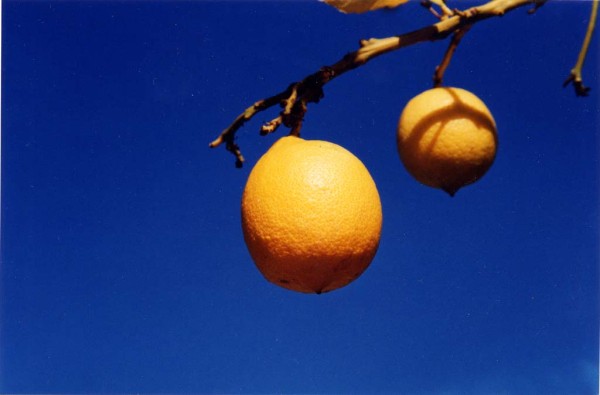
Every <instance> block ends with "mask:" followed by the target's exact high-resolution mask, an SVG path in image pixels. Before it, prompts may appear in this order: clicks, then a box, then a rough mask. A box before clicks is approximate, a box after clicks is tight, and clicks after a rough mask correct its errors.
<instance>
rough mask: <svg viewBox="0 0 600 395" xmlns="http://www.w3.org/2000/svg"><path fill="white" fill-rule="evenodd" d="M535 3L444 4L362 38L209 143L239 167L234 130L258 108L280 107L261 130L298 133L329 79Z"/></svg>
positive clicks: (504, 0)
mask: <svg viewBox="0 0 600 395" xmlns="http://www.w3.org/2000/svg"><path fill="white" fill-rule="evenodd" d="M432 3H435V4H436V5H438V6H441V5H442V4H444V3H443V2H442V1H441V0H436V1H432ZM538 3H540V0H491V1H489V2H487V3H485V4H482V5H479V6H476V7H472V8H469V9H467V10H465V11H458V10H454V11H452V15H450V14H449V11H448V10H447V9H445V8H443V9H442V11H443V13H444V16H443V17H442V19H441V20H440V21H439V22H437V23H435V24H433V25H430V26H426V27H424V28H421V29H419V30H415V31H413V32H409V33H406V34H401V35H398V36H393V37H387V38H371V39H369V40H361V41H360V48H359V49H358V50H356V51H354V52H350V53H348V54H347V55H345V56H344V57H343V58H342V59H340V60H339V61H338V62H336V63H334V64H333V65H331V66H326V67H322V68H321V69H320V70H319V71H317V72H316V73H314V74H311V75H309V76H308V77H306V78H304V79H303V80H301V81H299V82H296V83H293V84H291V85H290V86H289V87H288V88H287V89H286V90H284V91H283V92H281V93H278V94H276V95H274V96H271V97H269V98H266V99H263V100H260V101H258V102H256V103H254V105H252V106H251V107H249V108H247V109H246V110H245V111H244V112H243V113H242V114H241V115H239V116H238V117H237V118H236V119H235V120H234V122H233V123H232V124H231V125H230V126H229V127H227V128H226V129H225V130H223V132H221V134H220V135H219V137H218V138H217V139H215V140H214V141H213V142H211V143H210V144H209V147H211V148H214V147H217V146H219V145H221V144H222V143H223V142H225V143H226V148H227V150H229V151H231V152H232V153H233V154H234V155H235V156H236V166H237V167H240V166H241V165H242V163H243V161H244V158H243V156H242V154H241V152H240V150H239V147H238V146H237V145H236V144H235V143H234V137H235V133H236V131H237V130H238V129H239V128H240V127H241V126H242V125H243V124H244V123H245V122H246V121H248V120H249V119H251V118H252V117H253V116H254V115H256V114H257V113H258V112H260V111H263V110H265V109H267V108H269V107H272V106H274V105H276V104H279V105H280V106H281V107H283V110H282V111H281V113H280V115H279V117H277V118H275V119H274V120H272V121H270V122H268V123H267V124H265V125H263V127H262V128H261V134H267V133H270V132H273V131H274V130H275V129H277V127H278V126H279V125H280V124H282V123H283V124H284V125H285V126H287V127H289V128H290V129H291V133H292V134H295V135H299V133H300V128H301V127H302V120H303V118H304V115H305V113H306V109H307V105H308V103H317V102H318V101H319V100H320V99H321V98H322V97H323V86H324V85H325V84H326V83H328V82H329V81H331V80H332V79H334V78H336V77H339V76H340V75H342V74H344V73H346V72H348V71H350V70H353V69H355V68H357V67H360V66H362V65H364V64H365V63H367V62H368V61H370V60H372V59H374V58H376V57H378V56H381V55H383V54H386V53H388V52H391V51H395V50H398V49H400V48H404V47H408V46H411V45H414V44H417V43H421V42H425V41H438V40H443V39H446V38H447V37H448V36H450V35H451V34H453V33H455V32H457V31H460V30H461V29H465V28H466V27H467V26H471V25H473V24H475V23H477V22H480V21H483V20H485V19H488V18H491V17H497V16H503V15H504V14H505V13H507V12H509V11H512V10H514V9H516V8H519V7H523V6H525V5H528V4H534V5H537V4H538ZM463 34H464V33H463ZM455 37H456V36H455ZM448 61H449V59H448Z"/></svg>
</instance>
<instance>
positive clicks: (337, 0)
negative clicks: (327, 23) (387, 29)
mask: <svg viewBox="0 0 600 395" xmlns="http://www.w3.org/2000/svg"><path fill="white" fill-rule="evenodd" d="M320 1H323V2H324V3H327V4H329V5H330V6H332V7H335V8H337V9H338V10H340V11H341V12H343V13H346V14H361V13H363V12H367V11H373V10H378V9H380V8H394V7H398V6H399V5H402V4H404V3H408V0H320Z"/></svg>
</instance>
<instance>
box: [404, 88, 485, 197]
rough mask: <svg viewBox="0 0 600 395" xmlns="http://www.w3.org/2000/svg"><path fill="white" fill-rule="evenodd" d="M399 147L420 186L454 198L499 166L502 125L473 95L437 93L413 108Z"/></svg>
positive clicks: (408, 107)
mask: <svg viewBox="0 0 600 395" xmlns="http://www.w3.org/2000/svg"><path fill="white" fill-rule="evenodd" d="M397 143H398V152H399V153H400V159H401V160H402V163H403V164H404V166H405V167H406V169H407V170H408V172H409V173H410V174H411V175H412V176H413V177H414V178H415V179H416V180H418V181H419V182H421V183H423V184H425V185H428V186H431V187H433V188H439V189H442V190H444V191H446V192H447V193H449V194H450V195H451V196H453V195H454V194H455V193H456V192H457V191H458V190H459V189H460V188H462V187H464V186H466V185H469V184H472V183H474V182H475V181H477V180H479V179H480V178H481V177H483V175H484V174H485V173H486V172H487V171H488V169H489V168H490V166H491V165H492V163H493V162H494V158H495V156H496V148H497V134H496V122H495V121H494V118H493V117H492V114H491V112H490V111H489V109H488V108H487V107H486V105H485V104H484V103H483V101H481V100H480V99H479V98H478V97H477V96H475V95H474V94H473V93H471V92H469V91H466V90H464V89H460V88H434V89H430V90H427V91H425V92H423V93H421V94H419V95H417V96H415V97H414V98H413V99H411V100H410V101H409V102H408V104H407V105H406V107H405V108H404V110H403V111H402V114H401V116H400V121H399V122H398V133H397Z"/></svg>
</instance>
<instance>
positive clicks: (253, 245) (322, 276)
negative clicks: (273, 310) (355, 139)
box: [242, 136, 382, 293]
mask: <svg viewBox="0 0 600 395" xmlns="http://www.w3.org/2000/svg"><path fill="white" fill-rule="evenodd" d="M381 225H382V211H381V202H380V199H379V193H378V191H377V187H376V186H375V182H374V181H373V179H372V178H371V175H370V174H369V172H368V170H367V169H366V167H365V166H364V165H363V163H362V162H361V161H360V160H359V159H358V158H356V157H355V156H354V155H353V154H352V153H350V152H349V151H347V150H346V149H344V148H342V147H340V146H338V145H336V144H332V143H329V142H326V141H317V140H312V141H310V140H303V139H301V138H298V137H293V136H288V137H283V138H281V139H279V140H278V141H277V142H276V143H275V144H274V145H273V146H272V147H271V148H270V149H269V150H268V151H267V152H266V153H265V155H263V157H262V158H261V159H260V160H259V161H258V162H257V163H256V165H255V166H254V168H253V169H252V171H251V173H250V175H249V177H248V181H247V184H246V187H245V189H244V193H243V197H242V230H243V234H244V239H245V242H246V245H247V246H248V250H249V252H250V255H251V257H252V259H253V260H254V262H255V264H256V266H257V267H258V269H259V270H260V272H261V273H262V274H263V275H264V277H265V278H266V279H267V280H269V281H270V282H272V283H274V284H277V285H279V286H281V287H284V288H287V289H290V290H294V291H299V292H305V293H322V292H327V291H331V290H334V289H337V288H340V287H343V286H345V285H347V284H349V283H350V282H352V281H354V280H355V279H356V278H358V277H359V276H360V275H361V274H362V273H363V272H364V271H365V269H367V267H368V266H369V264H370V263H371V261H372V260H373V258H374V256H375V253H376V251H377V247H378V245H379V239H380V235H381Z"/></svg>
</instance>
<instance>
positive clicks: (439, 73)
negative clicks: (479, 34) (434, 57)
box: [433, 25, 472, 88]
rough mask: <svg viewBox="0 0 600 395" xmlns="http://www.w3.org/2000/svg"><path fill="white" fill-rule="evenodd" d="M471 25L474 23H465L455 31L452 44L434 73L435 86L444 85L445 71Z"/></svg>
mask: <svg viewBox="0 0 600 395" xmlns="http://www.w3.org/2000/svg"><path fill="white" fill-rule="evenodd" d="M471 26H472V25H465V26H464V27H462V28H460V29H458V30H457V31H455V32H454V35H453V36H452V40H450V44H449V45H448V48H447V49H446V53H445V54H444V58H443V59H442V62H441V63H440V64H439V66H437V67H436V68H435V73H433V86H434V87H435V88H437V87H438V86H441V85H442V80H443V78H444V73H445V72H446V69H447V68H448V65H450V60H452V56H453V55H454V52H456V48H457V47H458V44H460V41H461V40H462V38H463V37H464V35H465V34H467V32H468V31H469V30H470V29H471Z"/></svg>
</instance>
